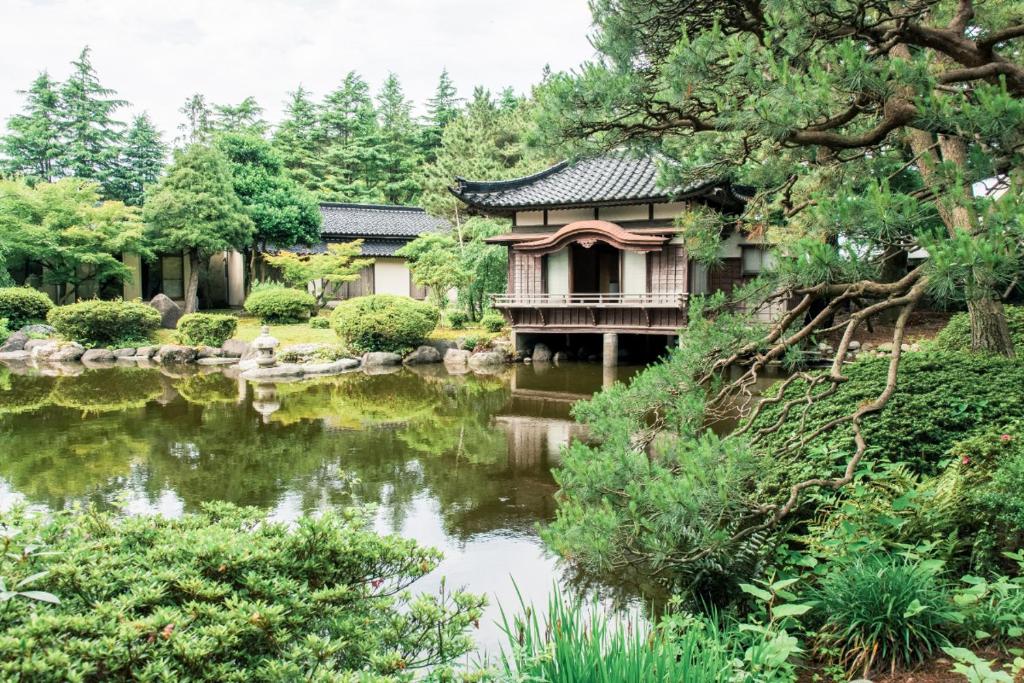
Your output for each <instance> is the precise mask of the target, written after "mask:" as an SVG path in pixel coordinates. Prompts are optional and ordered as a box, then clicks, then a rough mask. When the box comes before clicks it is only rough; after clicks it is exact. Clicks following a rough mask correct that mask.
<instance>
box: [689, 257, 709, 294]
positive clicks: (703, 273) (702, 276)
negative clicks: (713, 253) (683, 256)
mask: <svg viewBox="0 0 1024 683" xmlns="http://www.w3.org/2000/svg"><path fill="white" fill-rule="evenodd" d="M707 293H708V267H707V264H704V263H701V262H700V261H690V294H707Z"/></svg>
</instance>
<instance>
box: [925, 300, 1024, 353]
mask: <svg viewBox="0 0 1024 683" xmlns="http://www.w3.org/2000/svg"><path fill="white" fill-rule="evenodd" d="M1005 308H1006V323H1007V325H1008V326H1009V328H1010V336H1011V337H1012V338H1013V344H1014V346H1015V347H1016V348H1021V349H1024V306H1006V307H1005ZM933 343H934V345H935V348H936V349H938V350H940V351H970V350H971V317H970V316H969V315H968V314H967V313H957V314H956V315H954V316H953V317H952V318H950V319H949V323H947V324H946V326H945V327H943V328H942V330H941V331H940V332H939V333H938V334H937V335H936V336H935V340H934V342H933Z"/></svg>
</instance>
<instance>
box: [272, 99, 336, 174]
mask: <svg viewBox="0 0 1024 683" xmlns="http://www.w3.org/2000/svg"><path fill="white" fill-rule="evenodd" d="M289 97H290V99H289V100H288V104H287V105H286V106H285V116H286V118H285V119H284V121H282V122H281V124H280V125H279V126H278V127H277V130H276V131H274V136H273V144H274V147H275V148H276V149H277V151H278V153H279V154H280V155H281V158H282V160H283V162H284V166H285V168H286V169H288V175H289V176H291V178H292V179H293V180H294V181H295V182H297V183H299V185H302V186H303V187H305V188H306V189H308V190H310V191H313V192H315V191H316V190H317V189H318V187H319V185H320V181H321V179H322V178H323V177H324V168H323V163H322V161H321V158H320V157H321V154H322V149H321V144H320V140H321V133H320V122H319V118H318V111H317V105H316V103H314V102H313V100H312V99H310V93H309V91H308V90H306V89H305V88H303V87H302V85H301V84H300V85H299V87H298V88H297V89H296V90H295V91H293V92H291V93H289Z"/></svg>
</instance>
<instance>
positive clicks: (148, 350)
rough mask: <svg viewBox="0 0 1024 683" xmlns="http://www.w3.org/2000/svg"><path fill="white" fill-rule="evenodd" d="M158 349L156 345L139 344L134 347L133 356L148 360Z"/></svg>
mask: <svg viewBox="0 0 1024 683" xmlns="http://www.w3.org/2000/svg"><path fill="white" fill-rule="evenodd" d="M158 350H159V348H158V347H156V346H140V347H139V348H137V349H135V357H136V358H142V359H145V360H149V359H150V358H152V357H153V356H155V355H156V352H157V351H158Z"/></svg>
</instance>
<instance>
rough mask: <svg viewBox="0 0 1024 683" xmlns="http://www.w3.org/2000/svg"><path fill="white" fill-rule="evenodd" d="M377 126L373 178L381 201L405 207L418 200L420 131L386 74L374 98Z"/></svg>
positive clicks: (394, 80)
mask: <svg viewBox="0 0 1024 683" xmlns="http://www.w3.org/2000/svg"><path fill="white" fill-rule="evenodd" d="M377 122H378V124H379V126H380V141H379V146H378V150H379V152H380V159H379V165H378V166H377V169H376V171H377V172H376V174H374V178H373V180H374V182H375V183H377V184H378V187H379V188H380V190H381V192H382V194H383V195H384V200H385V201H387V202H389V203H392V204H407V203H411V202H415V201H416V200H417V199H418V198H419V185H418V184H417V183H416V180H415V178H414V174H415V172H416V169H417V168H418V167H419V165H420V161H421V156H420V153H419V146H418V145H417V137H418V134H419V131H418V129H417V126H416V124H415V123H414V122H413V120H412V103H410V102H409V100H407V99H406V98H405V93H404V92H403V91H402V85H401V83H399V81H398V77H397V76H396V75H395V74H393V73H392V74H388V77H387V79H386V80H385V81H384V86H383V87H382V88H381V92H380V94H379V95H378V96H377Z"/></svg>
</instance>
